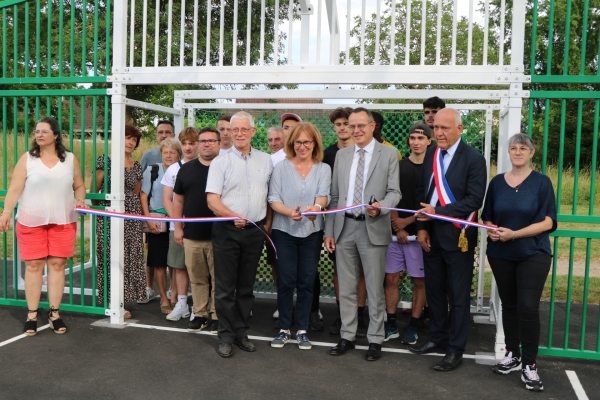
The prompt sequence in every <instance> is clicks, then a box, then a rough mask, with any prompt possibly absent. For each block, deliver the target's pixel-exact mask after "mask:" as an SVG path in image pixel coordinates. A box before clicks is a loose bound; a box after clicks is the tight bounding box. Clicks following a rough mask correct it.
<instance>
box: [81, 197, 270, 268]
mask: <svg viewBox="0 0 600 400" xmlns="http://www.w3.org/2000/svg"><path fill="white" fill-rule="evenodd" d="M75 211H76V212H78V213H79V214H88V215H95V216H97V217H108V218H120V219H128V220H133V221H151V222H183V223H190V222H227V221H237V220H242V219H243V218H240V217H191V218H187V217H184V218H171V217H157V216H146V215H139V214H128V213H122V212H116V211H106V210H96V209H94V208H79V207H77V208H75ZM246 221H248V222H249V223H251V224H252V225H254V226H255V227H256V228H258V230H259V231H261V232H262V233H263V234H264V235H265V237H266V238H267V240H268V242H269V244H270V245H271V247H273V250H274V251H275V258H277V249H276V248H275V244H274V243H273V240H271V237H270V236H269V235H268V234H267V232H265V231H263V230H262V229H261V228H260V227H259V226H258V225H257V224H256V223H255V222H254V221H252V220H250V219H246Z"/></svg>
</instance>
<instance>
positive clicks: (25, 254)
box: [17, 221, 77, 261]
mask: <svg viewBox="0 0 600 400" xmlns="http://www.w3.org/2000/svg"><path fill="white" fill-rule="evenodd" d="M76 232H77V222H72V223H70V224H64V225H56V224H50V225H41V226H25V225H21V224H20V223H19V221H17V242H18V244H19V256H20V257H21V260H25V261H28V260H37V259H40V258H46V257H49V256H52V257H61V258H69V257H73V254H74V253H75V233H76Z"/></svg>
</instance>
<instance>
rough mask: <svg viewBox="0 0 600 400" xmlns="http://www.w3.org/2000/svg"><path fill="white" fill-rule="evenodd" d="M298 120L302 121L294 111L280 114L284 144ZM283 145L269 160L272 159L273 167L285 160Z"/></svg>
mask: <svg viewBox="0 0 600 400" xmlns="http://www.w3.org/2000/svg"><path fill="white" fill-rule="evenodd" d="M300 122H302V118H300V117H299V116H297V115H296V114H294V113H285V114H283V115H282V116H281V128H282V129H283V143H284V146H285V141H286V140H287V138H288V136H289V135H290V132H291V131H292V128H293V127H294V126H296V124H298V123H300ZM284 146H282V148H281V150H279V151H278V152H277V153H275V154H273V155H272V156H271V160H273V167H275V166H276V165H277V164H278V163H279V162H281V161H283V160H285V151H283V147H284Z"/></svg>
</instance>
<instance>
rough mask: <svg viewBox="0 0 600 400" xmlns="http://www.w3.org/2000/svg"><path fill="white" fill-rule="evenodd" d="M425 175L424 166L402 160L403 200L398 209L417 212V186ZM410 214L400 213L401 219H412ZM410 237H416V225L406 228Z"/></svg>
mask: <svg viewBox="0 0 600 400" xmlns="http://www.w3.org/2000/svg"><path fill="white" fill-rule="evenodd" d="M422 173H423V164H415V163H414V162H412V161H411V160H410V158H408V157H407V158H404V159H402V160H400V193H402V199H400V203H398V208H404V209H406V210H416V209H417V208H416V207H415V204H416V202H417V185H418V184H419V180H421V174H422ZM411 215H414V214H410V213H398V216H399V217H400V218H406V217H410V216H411ZM404 230H406V232H408V234H409V235H416V234H417V229H416V226H415V224H410V225H408V226H407V227H406V228H404Z"/></svg>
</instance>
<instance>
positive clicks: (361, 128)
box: [348, 122, 371, 132]
mask: <svg viewBox="0 0 600 400" xmlns="http://www.w3.org/2000/svg"><path fill="white" fill-rule="evenodd" d="M369 125H371V122H369V123H368V124H358V125H348V130H349V131H350V132H352V131H355V130H356V129H358V130H359V131H363V130H364V129H365V128H366V127H367V126H369Z"/></svg>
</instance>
